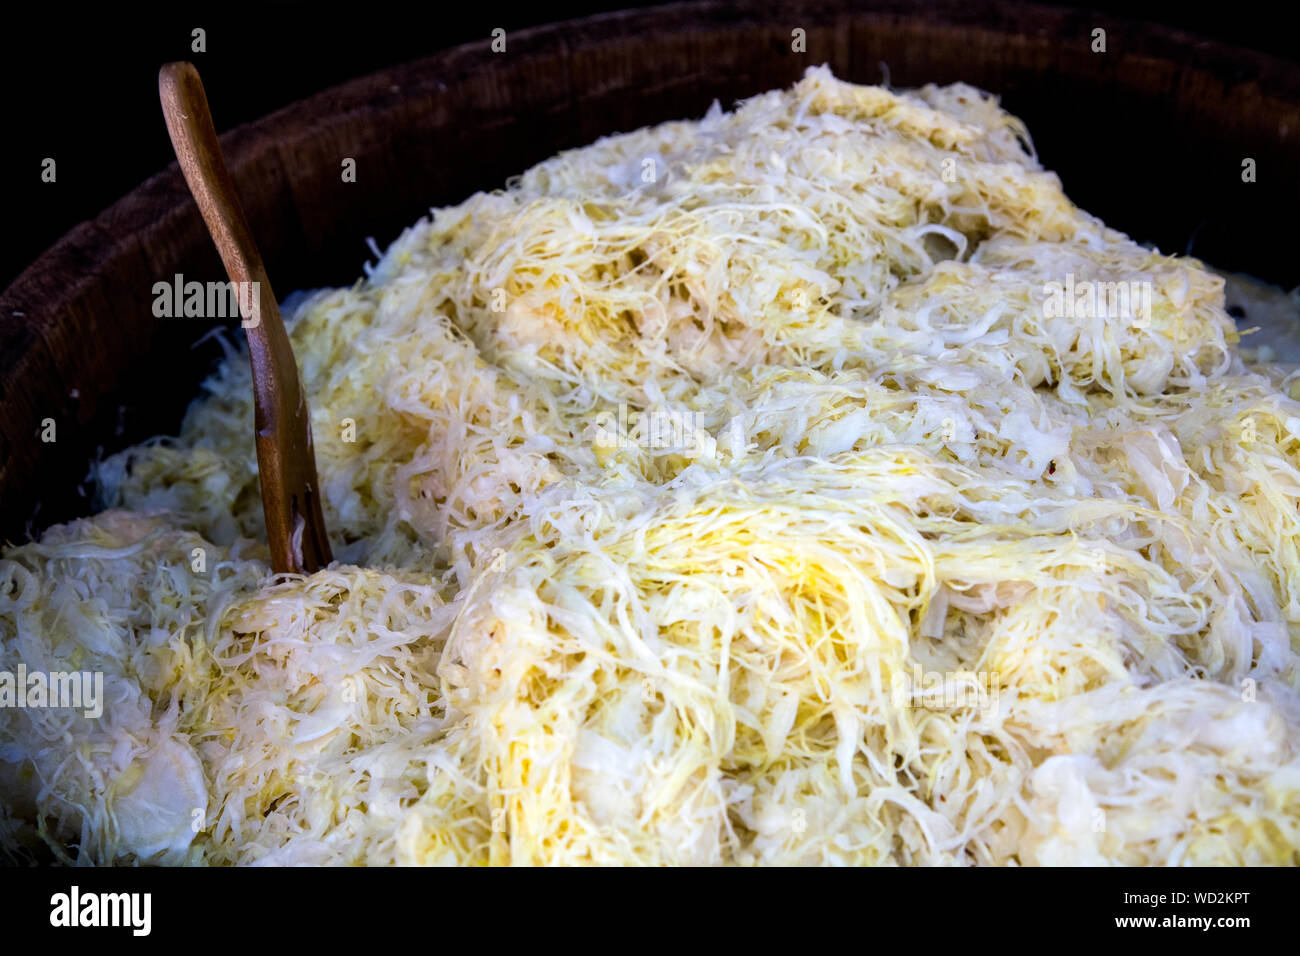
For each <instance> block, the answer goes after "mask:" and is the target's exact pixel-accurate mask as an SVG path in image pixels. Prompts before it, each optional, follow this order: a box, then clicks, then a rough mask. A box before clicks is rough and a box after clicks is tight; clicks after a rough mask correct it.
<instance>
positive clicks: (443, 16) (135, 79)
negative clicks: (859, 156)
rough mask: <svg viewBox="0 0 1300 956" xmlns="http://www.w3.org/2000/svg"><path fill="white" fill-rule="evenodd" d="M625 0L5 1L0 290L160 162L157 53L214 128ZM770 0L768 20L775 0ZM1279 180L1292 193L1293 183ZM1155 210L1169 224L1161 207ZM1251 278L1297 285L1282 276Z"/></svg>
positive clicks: (1172, 247) (1166, 14)
mask: <svg viewBox="0 0 1300 956" xmlns="http://www.w3.org/2000/svg"><path fill="white" fill-rule="evenodd" d="M1056 5H1057V6H1071V7H1076V8H1084V9H1096V10H1099V11H1101V13H1102V15H1108V16H1114V17H1131V18H1138V19H1145V20H1151V21H1155V22H1160V23H1164V24H1166V25H1169V26H1173V27H1177V28H1180V29H1184V30H1187V31H1188V32H1191V33H1197V34H1201V35H1203V36H1207V37H1211V38H1213V39H1216V40H1219V41H1220V42H1225V43H1231V44H1235V45H1242V46H1247V47H1253V48H1255V49H1258V50H1261V51H1264V52H1268V53H1272V54H1274V55H1277V56H1281V57H1284V58H1288V59H1292V60H1295V59H1297V58H1298V54H1297V52H1296V51H1297V50H1300V46H1298V45H1297V44H1296V41H1295V39H1294V37H1295V34H1294V33H1293V32H1292V31H1291V30H1290V29H1289V23H1288V20H1289V17H1288V14H1287V10H1288V6H1287V5H1286V4H1282V3H1273V4H1250V3H1241V2H1235V0H1234V2H1232V3H1230V4H1220V5H1214V6H1203V7H1202V6H1197V5H1192V4H1185V3H1173V2H1151V0H1129V2H1107V0H1101V2H1092V3H1071V4H1060V3H1058V4H1056ZM634 6H653V4H649V3H635V2H626V0H605V2H603V3H602V2H599V0H549V2H546V3H529V4H523V3H516V2H497V0H493V2H492V3H466V2H458V3H451V4H446V3H438V4H406V5H403V4H398V3H386V2H382V3H360V2H355V3H351V4H348V5H338V4H322V3H304V2H300V0H270V2H262V3H258V4H248V3H238V2H230V3H222V4H216V3H207V4H203V5H193V6H190V5H179V4H153V3H137V4H127V5H124V6H118V5H114V6H112V7H108V6H99V7H91V6H81V5H77V4H71V5H69V4H62V3H49V2H45V3H40V2H37V3H32V4H25V5H23V6H22V7H21V8H12V7H11V8H10V9H9V10H8V11H7V12H6V14H5V16H6V18H7V19H9V20H10V22H9V24H7V26H6V29H5V36H4V40H5V42H4V44H3V52H4V55H3V56H2V57H0V70H2V71H3V87H0V89H2V90H3V96H4V102H5V111H6V116H5V119H6V123H5V127H6V129H5V140H6V148H5V149H3V150H0V163H3V167H2V172H3V175H2V176H0V183H2V184H3V186H2V188H3V190H4V206H3V208H4V210H5V212H6V216H5V220H6V222H5V226H6V228H5V238H4V253H3V255H2V256H0V287H3V286H4V285H7V284H8V283H9V282H10V281H12V279H13V278H14V276H16V275H17V274H18V273H19V272H20V271H21V270H22V269H23V268H25V267H26V266H27V264H28V263H30V262H31V260H33V259H35V258H36V257H37V256H38V255H39V254H40V253H41V252H42V251H43V250H44V249H46V248H47V247H49V246H50V245H51V244H52V243H53V242H54V241H55V240H56V239H58V237H59V236H61V235H62V234H63V233H64V232H66V231H67V230H68V229H69V228H71V227H72V226H73V225H75V224H76V223H78V222H80V221H82V220H84V219H88V218H91V217H93V216H94V215H95V214H97V213H98V212H99V211H100V210H101V209H103V208H105V207H106V206H108V205H109V204H111V203H112V202H113V201H115V200H116V199H117V198H119V197H120V196H122V195H124V194H125V193H126V192H128V191H129V190H130V189H132V188H134V187H135V186H136V185H137V184H139V183H140V182H142V181H143V180H144V179H146V178H148V177H149V176H151V175H152V174H153V173H155V172H157V171H158V170H159V169H161V168H162V167H164V166H165V165H166V164H167V163H168V162H170V161H171V158H172V154H171V148H170V144H169V143H168V141H167V136H166V131H165V129H164V127H163V123H162V118H161V114H160V113H159V109H158V101H157V70H158V67H159V66H160V65H161V64H162V63H164V62H166V61H168V60H174V59H193V60H194V61H195V63H196V64H197V65H198V66H199V68H200V70H201V71H202V73H203V77H204V82H205V84H206V86H207V88H208V90H209V94H210V96H211V97H212V101H213V111H214V115H215V119H216V123H217V127H218V130H225V129H229V128H230V127H232V126H236V125H238V124H240V123H244V122H248V121H250V120H253V119H256V118H258V117H260V116H263V115H265V114H266V113H269V112H271V111H273V110H275V109H277V108H279V107H281V106H284V105H286V104H288V103H291V102H293V101H294V100H297V99H300V98H302V97H304V96H306V95H308V94H311V93H314V92H316V91H319V90H321V89H323V88H326V87H328V86H331V85H333V84H336V83H339V82H341V81H343V80H346V79H350V78H352V77H356V76H361V75H363V74H365V73H368V72H371V71H374V70H376V69H379V68H381V67H383V66H387V65H391V64H395V63H400V62H404V61H407V60H413V59H417V58H419V57H422V56H425V55H427V54H429V53H432V52H434V51H437V50H439V49H443V48H445V47H449V46H454V45H457V44H459V43H463V42H467V41H470V40H480V39H483V38H485V37H487V36H488V35H489V33H490V32H491V30H492V29H493V28H494V27H498V26H500V27H503V28H505V29H507V30H511V29H515V28H519V27H524V26H529V25H534V24H540V23H546V22H551V21H555V20H563V19H569V18H572V17H578V16H584V15H588V14H592V13H597V12H601V11H603V10H613V9H624V8H627V7H634ZM925 6H926V4H925V3H924V2H920V3H918V4H917V7H918V8H924V7H925ZM772 9H773V14H774V15H779V12H780V4H778V3H774V4H773V7H772ZM19 11H21V17H20V18H19V17H18V16H17V13H18V12H19ZM195 27H202V28H203V29H204V30H206V31H207V42H208V50H209V52H208V53H207V54H194V53H192V52H191V50H190V42H191V38H190V31H191V30H192V29H194V28H195ZM1014 105H1015V104H1014V103H1009V104H1008V106H1009V107H1011V108H1013V109H1014ZM1080 135H1081V136H1085V137H1086V135H1087V133H1086V131H1081V133H1080ZM1040 146H1042V147H1043V149H1042V152H1043V156H1042V158H1043V161H1044V163H1045V164H1046V165H1047V166H1048V167H1049V168H1063V167H1061V166H1058V165H1057V164H1055V163H1054V162H1053V155H1052V149H1051V146H1052V144H1050V143H1048V144H1040ZM47 156H48V157H53V158H55V160H56V162H57V163H58V179H57V182H56V183H54V184H45V183H42V182H41V181H40V170H41V162H42V160H43V159H44V158H45V157H47ZM1098 168H1099V169H1100V170H1101V171H1100V172H1099V173H1098V175H1099V176H1100V177H1102V179H1103V180H1104V177H1105V176H1108V175H1109V176H1114V175H1118V173H1116V172H1115V171H1114V168H1113V167H1110V168H1108V167H1105V166H1099V167H1098ZM1120 168H1121V169H1122V167H1120ZM1066 188H1067V191H1068V192H1069V193H1070V194H1071V196H1072V198H1074V199H1075V200H1076V201H1077V202H1079V203H1080V204H1081V205H1083V206H1084V207H1085V208H1088V209H1089V210H1090V211H1092V212H1095V213H1097V214H1098V215H1101V216H1102V217H1103V218H1105V219H1107V221H1108V222H1112V223H1113V224H1114V225H1116V226H1117V227H1119V228H1122V229H1126V230H1128V231H1130V232H1132V233H1133V234H1134V235H1135V237H1137V238H1139V239H1146V238H1152V239H1156V240H1157V241H1159V242H1160V244H1161V245H1162V248H1166V249H1167V251H1183V248H1184V247H1185V245H1186V241H1185V239H1184V238H1183V237H1184V236H1186V239H1190V238H1191V235H1192V233H1193V232H1195V231H1196V226H1197V225H1199V224H1200V222H1199V220H1197V221H1193V219H1187V220H1186V221H1183V220H1182V219H1179V220H1178V221H1177V222H1174V223H1171V224H1170V225H1169V226H1168V229H1167V231H1166V232H1165V233H1163V234H1151V235H1142V233H1143V232H1144V231H1148V232H1150V231H1151V230H1144V228H1143V225H1144V224H1143V223H1138V222H1126V221H1124V220H1123V215H1124V213H1123V211H1122V210H1120V209H1118V208H1117V209H1116V210H1114V211H1113V213H1112V210H1110V209H1107V208H1105V196H1106V195H1107V192H1106V183H1105V182H1104V181H1096V180H1093V181H1088V180H1086V179H1085V178H1084V177H1080V176H1079V175H1078V174H1077V173H1076V174H1074V176H1073V178H1071V177H1070V176H1067V177H1066ZM1285 188H1290V189H1291V190H1293V191H1294V190H1295V189H1296V188H1297V187H1296V186H1295V184H1294V182H1292V183H1291V184H1290V185H1289V186H1287V187H1285ZM1253 195H1256V196H1258V197H1259V198H1260V200H1262V201H1263V203H1264V205H1261V208H1260V209H1257V210H1246V211H1245V214H1244V215H1243V218H1242V220H1241V221H1243V222H1247V221H1252V218H1253V217H1254V216H1255V214H1257V213H1263V212H1266V203H1267V199H1266V197H1265V196H1264V190H1262V189H1261V190H1256V191H1255V192H1254V194H1253ZM1162 215H1163V216H1164V219H1166V220H1168V219H1169V218H1170V216H1169V215H1168V214H1165V211H1164V210H1162ZM1113 216H1117V217H1119V218H1118V220H1115V221H1113ZM1228 228H1229V231H1230V228H1231V227H1228ZM1213 231H1214V230H1213V229H1211V230H1210V232H1213ZM380 238H381V239H384V238H392V237H380ZM1219 241H1220V242H1221V243H1224V244H1225V245H1228V243H1227V241H1226V240H1223V239H1220V240H1219ZM1284 241H1290V242H1293V241H1294V240H1284ZM1229 248H1230V245H1229ZM356 255H357V263H358V267H359V265H360V263H361V262H362V261H363V260H364V259H365V258H366V257H367V252H366V250H365V249H364V248H363V247H362V246H361V245H360V244H359V245H358V248H357V250H356ZM1208 255H1209V254H1208V253H1207V258H1208ZM1226 264H1227V265H1229V266H1234V265H1235V266H1236V267H1240V265H1239V264H1234V263H1230V262H1229V263H1226ZM1265 277H1266V278H1271V279H1273V280H1274V281H1280V282H1286V283H1290V282H1294V281H1300V277H1294V276H1289V275H1288V276H1282V275H1268V276H1265Z"/></svg>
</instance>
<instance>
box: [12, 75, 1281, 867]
mask: <svg viewBox="0 0 1300 956" xmlns="http://www.w3.org/2000/svg"><path fill="white" fill-rule="evenodd" d="M1027 142H1028V139H1027V134H1026V131H1025V130H1024V128H1023V127H1022V125H1021V124H1020V123H1019V121H1018V120H1016V119H1015V118H1014V117H1011V116H1009V115H1007V114H1006V113H1005V112H1003V111H1002V110H1001V109H1000V107H999V106H998V105H997V103H996V101H995V100H994V99H992V98H991V97H989V96H987V95H986V94H984V93H981V92H979V91H977V90H975V89H973V88H971V87H968V86H963V85H956V86H950V87H944V88H937V87H926V88H925V89H922V90H919V91H916V92H912V93H897V92H891V91H888V90H885V89H881V88H874V87H861V86H854V85H850V84H847V83H843V82H840V81H838V80H836V79H835V78H834V77H833V76H832V75H831V74H830V72H829V71H828V70H826V69H825V68H820V69H813V70H810V71H809V72H808V74H807V76H806V77H805V78H804V79H803V80H802V81H801V82H799V83H798V84H796V85H795V86H794V87H793V88H792V89H790V90H788V91H777V92H770V93H766V94H763V95H761V96H757V97H755V98H753V99H750V100H748V101H746V102H744V103H742V104H740V105H739V106H738V107H737V108H736V110H735V111H734V112H724V111H722V110H720V109H718V108H717V107H716V106H715V108H714V109H713V110H711V111H710V112H709V114H708V115H707V116H706V117H705V118H704V119H703V120H701V121H698V122H674V123H667V124H664V125H661V126H658V127H655V128H651V129H643V130H640V131H637V132H634V133H630V134H626V135H619V136H613V137H610V138H606V139H602V140H600V141H599V142H597V143H595V144H593V145H591V146H589V147H586V148H584V149H579V150H574V151H571V152H566V153H563V154H561V155H559V156H557V157H555V158H553V159H550V160H548V161H546V162H544V163H541V164H540V165H538V166H536V167H534V168H532V169H530V170H529V171H527V172H526V173H524V174H523V175H522V176H521V177H519V178H518V180H516V181H513V182H512V183H511V184H510V186H509V188H508V189H506V190H503V191H499V192H495V193H491V194H478V195H475V196H472V197H471V198H470V199H468V200H467V201H466V202H464V203H463V204H461V205H459V206H456V207H452V208H448V209H439V210H436V211H435V212H434V214H433V216H432V217H431V218H427V219H425V220H422V221H421V222H419V223H417V224H416V225H415V226H413V227H412V228H410V229H409V230H407V231H406V232H405V233H404V234H403V235H402V236H401V237H400V238H399V239H398V240H397V241H396V242H395V243H394V244H393V245H392V246H391V247H390V248H389V249H388V250H387V252H386V253H385V255H384V256H383V257H382V259H381V261H380V262H379V263H378V265H377V267H375V268H374V269H373V270H371V273H370V275H369V276H368V278H367V279H365V280H364V281H361V282H359V283H358V284H356V285H355V286H353V287H351V288H343V289H332V290H327V291H322V292H317V293H313V294H311V295H309V296H306V297H302V298H298V299H296V300H295V304H294V305H293V306H292V309H291V314H290V315H289V320H290V323H291V328H292V338H293V343H294V347H295V349H296V351H297V354H298V357H299V362H300V364H301V367H302V375H303V379H304V385H305V387H306V389H307V392H308V394H309V396H310V400H311V406H312V421H313V427H314V432H315V446H316V452H317V461H318V465H319V470H320V475H321V482H322V486H323V488H322V492H323V498H324V510H325V517H326V520H327V523H328V526H329V528H330V531H331V534H332V536H333V540H334V545H335V552H336V556H337V558H338V560H337V561H336V563H335V564H334V565H333V566H332V567H330V568H329V569H327V570H324V571H321V572H319V573H317V574H314V575H311V576H309V577H306V578H301V577H288V578H280V579H277V578H273V577H272V576H271V575H270V573H269V568H268V564H267V551H266V548H265V545H264V543H263V541H262V538H263V525H262V518H261V513H260V501H259V497H258V486H257V476H256V458H255V452H254V446H253V429H252V419H253V413H252V391H251V389H250V386H249V370H248V365H247V361H246V359H245V358H244V357H243V356H242V355H233V356H232V357H231V358H230V359H229V360H228V361H227V362H226V363H225V364H223V366H222V367H221V368H220V370H219V372H218V373H217V374H216V375H215V376H214V378H213V379H212V380H211V381H210V382H209V383H208V385H207V394H206V395H205V396H204V397H203V398H202V399H200V400H199V401H197V402H196V403H195V404H194V406H193V407H192V408H191V410H190V412H189V414H188V417H187V419H186V421H185V425H184V428H183V432H182V434H181V435H180V437H179V438H176V439H166V440H159V441H156V442H153V443H149V444H146V445H144V446H141V447H137V448H133V449H130V450H128V451H126V452H123V453H122V454H119V455H117V456H114V457H113V458H110V459H109V460H107V461H105V462H103V463H102V466H101V467H100V468H99V471H98V479H99V483H100V491H101V495H102V498H103V504H104V506H105V507H106V508H108V509H109V510H105V511H104V512H103V513H101V514H99V515H97V516H95V517H92V518H88V519H85V520H79V521H74V522H71V523H69V524H66V525H62V526H58V527H54V528H51V529H49V530H48V531H47V532H46V533H45V534H44V536H43V538H42V539H41V540H40V541H39V542H37V543H29V544H25V545H22V546H18V547H11V548H9V549H7V550H6V552H5V556H4V560H2V561H0V668H3V669H5V670H9V671H13V670H14V669H15V668H16V667H17V666H18V664H19V663H22V664H24V665H25V666H26V667H27V668H28V669H29V670H33V669H45V670H50V671H53V670H82V671H99V672H102V673H103V674H104V688H105V691H104V695H105V699H106V700H105V706H104V712H103V714H102V716H100V717H98V718H91V717H87V716H85V715H84V714H83V713H82V712H80V711H74V710H67V709H45V710H39V709H30V708H28V709H19V708H6V709H3V710H0V794H3V796H2V798H0V802H2V804H3V807H2V809H0V840H2V841H3V842H4V843H5V844H7V845H8V846H9V848H10V852H11V853H15V854H21V853H24V852H27V851H28V850H30V848H31V847H33V846H39V845H43V844H48V845H49V846H50V847H52V848H53V849H54V851H55V852H56V853H58V854H60V855H61V857H62V858H63V859H65V860H68V861H77V862H96V863H120V862H131V861H137V862H171V863H176V862H189V863H213V864H219V863H238V864H250V863H277V864H281V863H339V864H412V863H434V864H443V863H461V864H489V863H491V864H498V863H502V864H503V863H513V864H543V863H545V864H568V863H594V864H618V863H693V864H775V863H786V864H789V863H865V864H952V863H957V864H1004V863H1018V864H1024V865H1028V864H1067V863H1087V864H1092V863H1120V864H1147V863H1155V864H1178V863H1188V864H1192V863H1283V864H1292V863H1295V862H1297V856H1298V851H1297V847H1300V693H1298V690H1300V672H1298V670H1297V649H1300V573H1298V572H1300V554H1298V553H1297V548H1298V547H1300V511H1298V510H1297V498H1298V497H1300V435H1298V434H1297V432H1298V431H1300V424H1298V423H1300V402H1297V401H1295V400H1294V399H1293V395H1294V394H1296V393H1295V389H1294V385H1295V382H1296V378H1295V376H1294V375H1291V374H1289V373H1288V371H1287V370H1286V369H1284V368H1279V367H1277V366H1268V367H1265V366H1253V365H1247V364H1246V363H1245V362H1243V360H1242V359H1241V357H1240V356H1239V354H1238V353H1237V351H1236V333H1235V331H1234V327H1233V323H1232V321H1231V319H1230V318H1229V317H1228V316H1227V314H1226V313H1225V311H1224V308H1223V303H1224V300H1223V284H1222V280H1221V279H1219V278H1218V277H1216V276H1214V275H1212V274H1211V273H1210V272H1208V271H1207V270H1206V269H1205V268H1204V267H1203V266H1202V264H1201V263H1199V262H1197V261H1195V260H1192V259H1186V258H1176V257H1171V256H1165V255H1161V254H1159V253H1157V252H1154V251H1150V250H1148V249H1145V248H1143V247H1141V246H1139V245H1138V244H1136V243H1134V242H1133V241H1131V240H1129V239H1128V238H1127V237H1125V236H1123V235H1121V234H1119V233H1117V232H1115V231H1113V230H1111V229H1108V228H1106V227H1105V226H1104V225H1103V224H1102V223H1101V222H1099V221H1098V220H1097V219H1095V218H1094V217H1092V216H1089V215H1088V214H1086V213H1084V212H1082V211H1080V210H1079V209H1077V208H1076V207H1075V206H1073V205H1072V204H1071V203H1070V202H1069V201H1068V200H1067V199H1066V197H1065V195H1064V194H1063V192H1062V190H1061V185H1060V183H1059V181H1058V179H1057V178H1056V177H1055V176H1054V175H1053V174H1051V173H1049V172H1047V171H1045V170H1043V169H1042V168H1041V166H1040V165H1039V164H1038V162H1037V159H1036V158H1035V157H1034V156H1033V155H1032V153H1031V152H1030V147H1028V146H1027V145H1026V144H1027ZM648 159H649V160H652V161H653V162H650V163H647V162H646V160H648ZM647 172H649V173H650V175H648V176H647V175H645V174H646V173H647ZM1070 274H1072V275H1073V276H1074V277H1075V281H1076V282H1082V281H1085V280H1087V281H1093V282H1139V283H1149V284H1150V285H1149V288H1150V289H1151V300H1150V304H1151V308H1150V310H1149V314H1148V315H1144V316H1128V317H1123V316H1121V317H1115V316H1113V315H1112V316H1098V317H1092V316H1090V315H1086V314H1085V315H1075V316H1071V317H1063V316H1052V315H1049V312H1050V311H1051V310H1049V309H1047V308H1045V305H1044V302H1045V291H1044V290H1045V288H1046V286H1047V285H1048V284H1050V283H1064V282H1065V281H1066V277H1067V275H1070ZM620 406H623V409H624V413H623V417H624V418H625V419H626V421H627V422H628V425H627V434H626V436H625V437H626V438H627V440H626V441H624V442H621V443H620V442H619V441H617V440H613V441H611V440H610V437H611V432H612V430H616V429H617V427H618V424H617V423H618V422H619V418H620V411H619V409H620ZM652 415H653V416H658V418H657V419H656V420H672V421H675V422H676V423H678V424H679V425H680V426H681V427H680V428H679V429H677V431H678V432H679V433H680V434H678V435H677V437H678V438H682V437H683V436H684V441H676V442H667V443H665V442H658V443H657V442H654V441H649V440H646V435H647V434H648V431H647V427H646V426H645V424H644V423H645V422H647V421H649V420H650V416H652ZM348 420H351V425H352V427H353V428H354V430H355V441H349V440H347V438H348V432H347V427H348ZM637 422H641V423H642V424H641V425H638V424H636V423H637ZM614 437H615V438H617V436H614ZM666 445H667V446H671V447H665V446H666ZM196 554H201V556H202V558H203V560H201V561H196V557H195V555H196ZM196 564H197V565H198V566H199V567H201V568H202V570H195V567H196ZM927 675H938V680H939V684H938V685H936V686H935V687H932V688H931V689H932V690H934V691H935V693H933V694H931V693H929V692H926V693H922V692H921V691H922V685H923V684H924V683H925V681H926V680H928V676H927ZM918 678H922V679H918ZM927 686H928V685H927ZM900 689H901V690H902V692H901V693H900Z"/></svg>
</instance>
